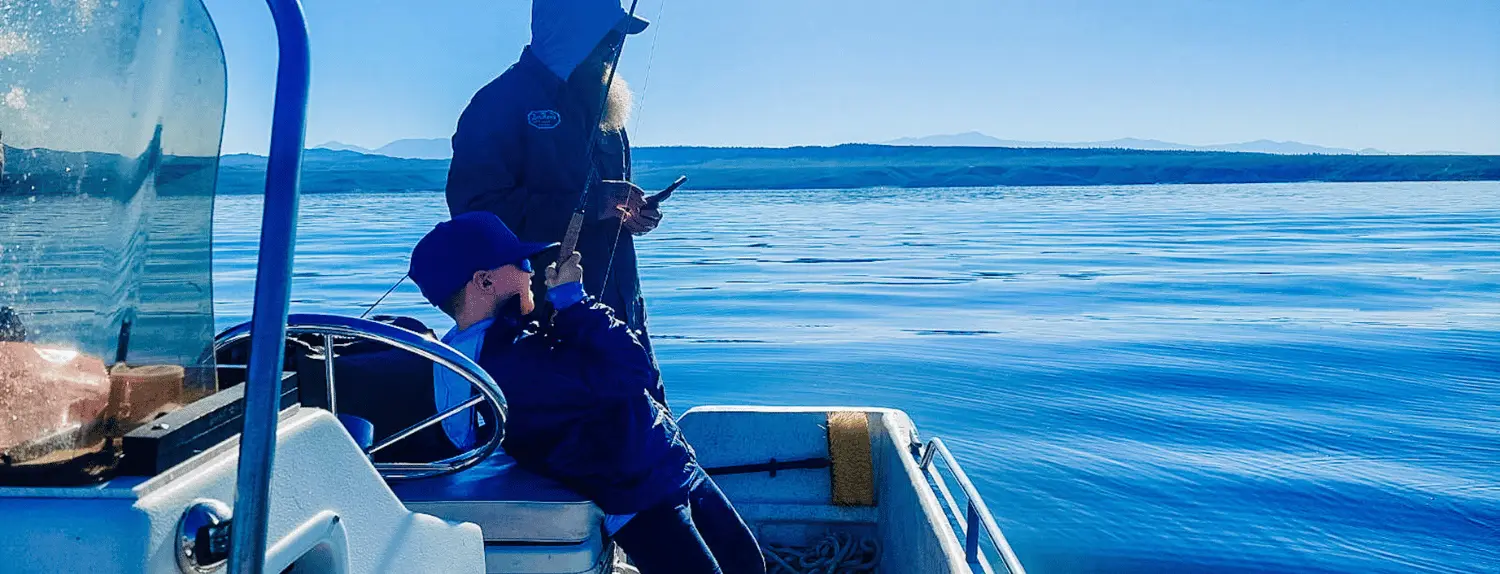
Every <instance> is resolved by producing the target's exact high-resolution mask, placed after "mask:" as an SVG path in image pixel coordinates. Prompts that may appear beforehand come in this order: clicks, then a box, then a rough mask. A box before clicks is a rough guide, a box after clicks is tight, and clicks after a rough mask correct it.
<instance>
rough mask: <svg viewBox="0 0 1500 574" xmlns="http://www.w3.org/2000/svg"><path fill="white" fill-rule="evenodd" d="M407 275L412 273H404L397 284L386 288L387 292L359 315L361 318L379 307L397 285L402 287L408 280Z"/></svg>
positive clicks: (409, 275)
mask: <svg viewBox="0 0 1500 574" xmlns="http://www.w3.org/2000/svg"><path fill="white" fill-rule="evenodd" d="M407 277H411V274H410V273H407V274H404V275H402V276H401V278H400V279H397V280H396V284H395V285H391V288H390V289H386V290H385V294H384V295H381V296H380V298H379V299H376V300H375V302H374V303H373V304H371V305H370V308H369V309H365V312H364V313H361V314H360V315H359V318H361V319H363V318H365V316H367V315H369V314H370V312H371V311H374V310H375V308H376V307H379V306H380V302H381V301H384V300H385V298H386V297H390V296H391V293H394V292H395V291H396V288H397V287H400V286H401V284H402V283H405V282H406V278H407Z"/></svg>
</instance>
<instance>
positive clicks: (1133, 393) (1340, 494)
mask: <svg viewBox="0 0 1500 574" xmlns="http://www.w3.org/2000/svg"><path fill="white" fill-rule="evenodd" d="M668 208H669V210H668V213H667V220H666V223H664V224H663V226H662V227H661V228H660V229H659V230H657V231H656V232H654V233H653V234H651V235H650V236H649V237H648V238H646V239H643V240H642V241H641V242H640V249H639V250H640V253H641V256H642V258H643V260H644V269H643V274H644V278H643V281H644V285H645V291H646V295H647V298H648V303H649V307H650V312H651V322H652V326H653V329H652V332H653V333H654V334H655V338H656V342H657V349H658V353H659V354H660V359H661V362H662V363H663V369H664V370H665V373H666V376H667V378H668V389H669V394H670V397H671V398H672V400H673V402H674V404H675V405H676V406H677V407H678V408H679V409H681V408H683V407H687V406H692V405H701V404H710V403H748V404H767V405H794V404H815V405H830V404H841V405H877V406H887V407H897V408H901V409H905V410H906V411H907V412H909V413H910V414H911V415H912V417H913V418H914V419H915V421H916V423H917V424H918V426H919V427H920V428H921V430H922V432H923V433H924V434H926V435H929V436H931V435H939V436H943V437H945V439H946V440H948V441H949V445H950V446H951V448H952V449H953V451H954V452H955V454H956V455H957V456H958V457H959V458H960V459H961V460H963V461H964V463H965V465H966V468H967V469H968V471H969V473H970V475H971V476H972V477H973V478H974V479H975V482H976V483H977V485H978V486H979V488H980V490H981V491H982V492H983V493H984V494H985V496H986V499H987V501H988V503H989V506H990V508H991V509H993V510H994V511H995V513H996V514H997V519H998V521H999V523H1000V525H1001V527H1002V528H1003V529H1004V530H1005V532H1006V534H1007V535H1008V537H1009V538H1010V540H1011V543H1012V544H1013V546H1014V547H1015V548H1016V551H1017V552H1018V553H1019V555H1020V556H1021V558H1022V560H1023V561H1024V562H1025V563H1026V565H1027V566H1028V568H1029V569H1030V570H1031V571H1033V572H1042V573H1046V572H1084V571H1094V572H1133V571H1134V572H1160V571H1218V572H1225V571H1231V572H1232V571H1265V570H1272V571H1301V572H1405V571H1409V570H1410V569H1415V570H1418V571H1428V572H1484V571H1489V572H1500V183H1465V184H1449V183H1440V184H1378V185H1371V184H1331V185H1323V184H1313V185H1310V184H1296V185H1236V186H1147V187H1118V188H1035V189H1027V188H1008V189H919V190H905V189H902V190H896V189H869V190H859V191H774V192H773V191H732V192H731V191H721V192H708V191H684V192H682V193H679V194H678V195H676V196H674V198H673V199H672V201H671V202H670V203H669V204H668ZM444 216H445V207H444V202H443V200H442V197H441V195H440V194H437V193H412V194H401V195H368V194H363V195H362V194H348V195H326V196H312V197H307V198H305V199H304V203H303V210H302V228H301V236H300V238H299V240H300V241H299V246H300V247H299V251H298V258H297V266H296V272H297V282H296V284H295V288H294V290H293V291H294V293H293V298H294V300H295V305H294V307H295V308H296V309H298V310H307V311H326V312H339V313H351V314H358V313H359V312H361V311H363V307H364V306H365V305H368V304H369V303H370V302H371V301H373V300H374V299H375V298H376V297H377V296H379V295H380V294H381V293H382V292H384V291H385V289H386V288H387V287H389V286H390V284H391V283H392V282H393V281H395V280H396V279H397V278H398V277H400V276H401V275H402V273H403V272H404V269H405V265H406V257H407V254H408V251H409V249H410V247H411V246H412V245H413V244H414V243H415V242H416V240H417V238H418V237H420V236H421V234H422V233H423V232H425V231H426V230H427V229H428V228H429V227H430V226H431V225H432V224H433V223H435V222H437V221H438V220H440V219H442V218H443V217H444ZM258 219H259V201H258V199H256V198H250V197H229V198H223V199H221V200H220V202H219V204H218V212H217V217H216V226H217V227H216V230H215V237H216V241H217V244H216V247H215V255H216V263H215V265H216V267H215V275H216V279H217V286H216V299H217V308H216V312H217V314H218V323H219V325H220V326H221V327H223V326H227V325H229V324H232V323H235V322H238V321H241V320H244V319H246V318H247V315H248V313H249V308H250V307H249V302H250V289H251V282H252V278H253V270H254V254H255V243H254V241H255V239H256V227H257V222H258ZM381 311H382V312H385V313H405V314H411V315H415V316H418V317H420V318H422V319H424V320H427V321H428V322H429V324H433V325H441V326H442V327H444V328H445V327H446V326H447V323H446V322H444V321H443V320H442V319H441V316H440V315H438V314H437V313H436V312H435V311H434V310H432V309H430V308H428V307H427V306H426V305H424V304H423V303H422V302H421V300H420V297H419V295H418V294H417V292H416V290H415V288H413V287H412V286H410V285H406V286H403V288H402V289H400V290H398V291H397V292H396V294H395V295H393V296H392V297H391V299H389V300H388V301H387V302H386V303H385V304H384V305H382V307H381Z"/></svg>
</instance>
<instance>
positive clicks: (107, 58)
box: [0, 0, 225, 485]
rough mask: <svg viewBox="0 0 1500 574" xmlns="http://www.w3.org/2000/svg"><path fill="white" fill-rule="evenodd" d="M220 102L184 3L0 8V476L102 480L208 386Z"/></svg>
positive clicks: (214, 46)
mask: <svg viewBox="0 0 1500 574" xmlns="http://www.w3.org/2000/svg"><path fill="white" fill-rule="evenodd" d="M224 100H225V68H224V57H223V51H222V49H221V47H220V45H219V40H218V36H217V34H215V32H214V29H213V27H212V24H211V23H210V21H209V18H208V13H207V11H206V10H205V9H204V7H203V5H202V3H201V2H200V1H199V0H175V1H174V0H167V1H155V0H153V1H147V0H115V1H112V2H57V1H56V0H12V1H9V2H5V3H4V7H3V9H0V143H3V144H4V147H3V151H4V155H3V158H4V160H3V163H0V307H3V309H0V484H20V483H29V484H40V485H57V484H68V483H73V484H76V483H79V482H89V481H95V480H100V479H103V478H107V477H108V476H109V474H110V472H111V470H112V469H113V468H114V467H115V466H116V463H117V462H118V458H119V457H118V455H117V452H118V443H119V439H120V437H122V436H123V435H124V434H125V433H128V432H129V431H130V430H132V429H134V428H136V427H138V426H140V425H142V424H144V423H146V422H149V421H151V420H152V419H153V418H155V417H158V416H160V415H161V414H163V413H166V412H169V411H172V410H175V409H177V408H180V407H181V406H182V405H186V404H188V403H191V402H192V401H194V400H196V399H198V398H200V397H202V396H206V395H207V394H210V393H212V392H213V391H214V387H215V382H214V372H213V365H212V353H208V352H206V351H207V350H208V348H209V346H210V345H211V344H212V340H213V290H212V288H211V284H210V281H211V279H210V264H211V253H212V252H211V248H210V240H211V235H210V232H211V228H212V222H213V189H214V180H215V177H216V172H217V169H218V153H219V139H220V135H221V132H222V130H223V121H224Z"/></svg>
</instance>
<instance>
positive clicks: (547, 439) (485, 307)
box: [411, 212, 765, 574]
mask: <svg viewBox="0 0 1500 574" xmlns="http://www.w3.org/2000/svg"><path fill="white" fill-rule="evenodd" d="M551 247H553V245H547V244H540V243H523V242H521V241H519V240H518V239H516V236H515V234H513V233H511V231H510V229H509V228H507V227H506V226H505V224H504V223H502V222H501V221H500V218H499V217H497V216H495V215H494V214H492V213H489V212H471V213H466V214H463V215H459V216H457V217H455V218H453V219H452V220H451V221H446V222H443V223H439V224H438V225H437V227H436V228H434V229H433V230H432V231H431V232H429V233H428V234H427V236H425V237H423V238H422V240H421V241H420V242H418V243H417V246H416V249H415V250H413V252H412V258H411V278H412V281H413V282H415V283H416V284H417V286H418V287H419V288H420V289H421V290H422V295H423V296H424V297H426V298H427V300H428V301H429V302H431V303H432V304H433V305H435V306H437V307H438V308H439V309H441V310H442V311H443V312H444V313H446V314H447V315H448V316H450V317H452V318H453V320H454V321H455V322H456V325H455V326H454V329H453V331H450V332H449V333H448V335H446V336H444V337H443V340H444V342H447V343H449V344H450V345H452V346H453V347H454V348H456V349H458V350H459V351H461V352H463V353H465V354H467V355H469V356H471V357H472V358H474V359H475V361H476V362H478V363H479V365H480V366H482V367H484V369H485V370H486V371H487V372H489V374H490V376H491V377H493V378H494V379H495V381H496V382H497V383H499V385H500V388H501V390H503V391H504V392H505V397H506V402H507V403H509V405H510V412H509V417H510V418H509V420H508V422H507V424H506V429H505V430H506V434H505V443H504V448H505V451H506V453H508V454H509V455H510V456H512V457H514V458H515V459H516V462H517V463H518V464H519V465H520V466H521V467H522V468H525V469H527V470H530V471H532V472H536V473H538V474H541V475H543V476H546V477H549V478H552V479H554V480H557V481H559V482H561V483H563V484H565V485H567V486H568V487H569V488H572V489H573V490H575V491H577V492H578V493H579V494H582V495H584V496H586V497H588V498H589V499H591V500H593V501H594V503H595V504H598V505H599V508H601V509H602V510H603V511H604V512H605V513H606V515H607V517H606V521H605V528H606V530H607V531H608V532H609V533H610V534H612V535H613V537H614V540H615V542H617V543H619V545H620V547H621V548H623V549H624V550H625V552H626V553H627V554H629V555H630V557H631V560H632V562H634V563H635V565H636V567H638V568H639V569H640V571H641V572H642V573H643V574H659V573H667V572H684V573H700V572H701V573H720V572H722V573H724V574H739V573H752V574H763V573H764V572H765V560H764V558H762V557H761V554H760V547H759V545H758V544H757V543H756V541H755V537H754V535H753V534H751V532H750V529H749V528H748V527H747V526H745V523H744V521H743V520H741V519H740V517H739V514H738V513H736V512H735V510H734V508H733V507H732V506H730V504H729V501H728V500H727V499H725V498H724V494H723V493H722V492H720V491H719V488H718V486H717V485H715V484H714V483H713V481H712V480H711V479H709V478H708V476H707V475H706V474H705V473H704V472H703V470H702V469H701V468H699V466H698V462H697V459H696V457H695V456H694V455H693V450H692V447H691V446H689V445H688V444H687V441H686V440H685V439H684V438H683V437H682V432H681V431H680V430H678V428H677V423H676V422H675V421H674V420H672V417H671V414H670V413H669V412H668V411H667V409H666V407H665V406H664V405H663V404H662V402H661V397H659V396H654V394H653V392H652V391H653V390H655V389H658V388H659V387H658V386H657V384H656V381H657V379H658V373H657V372H656V368H655V367H654V365H653V363H652V360H651V356H650V355H649V354H647V353H646V350H645V349H644V348H643V347H642V346H641V344H640V342H639V341H638V340H636V338H635V336H634V335H633V334H632V333H631V331H630V329H629V328H627V327H626V326H625V324H623V323H621V322H619V321H617V320H616V319H615V317H614V315H613V312H612V311H611V310H610V308H609V307H606V306H604V305H602V304H600V303H598V302H596V301H595V300H593V299H592V298H591V297H589V296H588V295H586V294H585V293H584V290H583V268H582V267H581V266H580V264H579V261H580V258H579V256H578V254H576V253H575V254H573V255H572V257H570V258H569V259H568V260H566V261H563V262H561V264H560V265H559V264H556V263H554V264H553V265H551V266H549V267H548V268H547V273H546V284H547V288H548V290H547V299H548V301H549V302H551V303H552V306H553V308H554V309H556V316H555V317H554V318H553V321H552V324H551V325H550V326H548V327H545V328H543V327H540V326H538V325H537V324H535V323H528V322H527V320H526V316H527V315H529V314H530V313H531V312H532V311H533V310H534V309H535V306H536V305H535V302H534V301H533V296H532V292H531V264H530V259H531V258H532V257H534V256H536V255H537V254H539V253H541V252H543V251H546V250H547V249H550V248H551ZM436 384H437V388H436V389H435V390H434V392H435V393H436V396H437V398H438V408H439V409H443V408H447V407H448V406H452V405H453V404H457V402H458V401H460V400H462V399H464V398H467V397H468V390H467V387H466V386H460V385H466V383H460V384H459V385H455V384H453V381H452V380H451V379H449V378H447V377H439V378H438V380H437V382H436ZM460 393H461V394H460ZM472 412H473V411H472V410H471V411H469V413H472ZM476 422H477V421H475V417H474V415H472V414H468V415H467V416H465V414H460V415H458V416H454V417H450V418H449V419H447V420H445V421H444V423H443V428H444V431H446V432H447V434H448V436H449V438H450V439H451V440H453V442H454V444H455V445H457V446H458V447H459V448H469V447H471V446H472V445H473V443H474V441H475V437H474V435H475V429H474V427H475V424H476Z"/></svg>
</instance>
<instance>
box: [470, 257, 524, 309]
mask: <svg viewBox="0 0 1500 574" xmlns="http://www.w3.org/2000/svg"><path fill="white" fill-rule="evenodd" d="M483 275H486V277H485V278H483V279H482V280H481V282H480V287H481V288H483V289H485V290H486V291H487V292H489V293H491V294H493V295H494V296H495V301H496V304H500V303H503V302H505V301H508V300H510V298H511V296H518V297H520V302H521V314H522V315H530V314H531V312H532V311H534V310H536V300H535V298H534V296H533V295H532V293H531V273H528V272H526V271H525V270H522V269H521V268H520V267H517V266H515V265H502V266H500V267H496V268H494V269H491V270H489V271H485V272H483ZM483 281H489V283H490V285H488V286H486V285H484V282H483Z"/></svg>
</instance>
